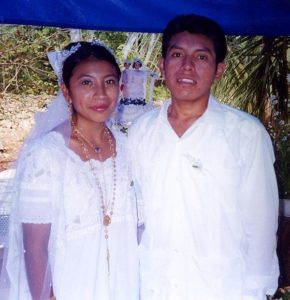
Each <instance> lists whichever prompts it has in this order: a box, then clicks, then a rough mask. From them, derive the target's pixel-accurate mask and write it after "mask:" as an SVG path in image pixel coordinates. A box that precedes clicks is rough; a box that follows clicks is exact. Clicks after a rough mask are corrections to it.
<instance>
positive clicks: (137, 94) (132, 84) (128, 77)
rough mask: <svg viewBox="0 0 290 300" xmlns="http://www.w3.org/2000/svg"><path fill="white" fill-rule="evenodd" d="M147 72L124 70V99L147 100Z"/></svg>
mask: <svg viewBox="0 0 290 300" xmlns="http://www.w3.org/2000/svg"><path fill="white" fill-rule="evenodd" d="M148 75H149V74H148V71H147V70H123V71H122V82H123V83H124V87H123V91H122V93H123V98H125V99H146V83H147V77H148Z"/></svg>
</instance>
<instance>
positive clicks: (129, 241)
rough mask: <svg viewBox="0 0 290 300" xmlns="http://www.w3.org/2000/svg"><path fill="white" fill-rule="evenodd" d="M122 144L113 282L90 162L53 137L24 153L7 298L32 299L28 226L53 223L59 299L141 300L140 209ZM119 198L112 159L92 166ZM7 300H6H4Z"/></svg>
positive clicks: (112, 238)
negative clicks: (26, 237)
mask: <svg viewBox="0 0 290 300" xmlns="http://www.w3.org/2000/svg"><path fill="white" fill-rule="evenodd" d="M114 136H115V138H116V142H117V143H116V144H117V146H116V147H117V157H116V167H117V188H116V197H115V205H114V208H113V217H112V223H111V224H110V225H109V240H108V242H109V245H108V246H109V251H110V276H108V266H107V259H106V251H107V247H106V240H105V238H104V227H103V225H102V213H101V209H100V206H101V204H100V197H99V191H98V188H97V186H96V182H95V178H94V177H93V175H92V172H91V170H90V164H89V162H84V161H82V160H81V159H80V157H79V156H78V155H76V154H75V153H74V152H73V151H72V150H70V149H69V148H68V147H67V146H66V145H65V142H64V139H63V137H62V135H60V134H59V133H57V132H54V131H52V132H50V133H48V134H46V135H45V136H44V137H42V138H40V139H38V140H36V141H35V142H32V143H31V144H30V145H29V146H28V147H26V148H25V149H24V150H23V154H22V156H21V160H20V163H19V166H18V171H17V178H18V179H17V180H18V182H19V189H18V191H17V201H15V203H14V206H13V207H12V215H11V223H10V234H9V251H8V258H7V266H6V268H7V271H8V274H9V279H10V291H9V297H8V298H6V299H13V300H15V299H17V300H18V299H21V300H31V295H30V292H29V288H28V284H27V278H26V271H25V266H24V259H23V252H24V251H23V243H22V239H23V237H22V229H21V228H22V223H36V224H41V223H48V224H51V231H50V239H49V250H48V251H49V264H50V269H51V270H50V272H51V277H52V285H53V290H54V295H55V297H56V299H57V300H80V299H83V300H137V299H138V260H137V238H136V236H137V234H136V229H137V220H136V218H137V217H136V205H135V197H134V191H133V183H132V181H131V174H130V168H129V164H128V161H127V148H126V147H127V146H126V142H127V141H126V137H125V136H124V135H123V134H122V133H114ZM92 163H93V165H94V166H95V168H96V169H97V174H98V175H99V174H102V173H103V174H104V176H102V175H100V176H99V180H100V181H101V183H102V184H103V182H104V181H105V182H106V185H107V189H106V192H107V197H106V196H105V197H104V198H105V199H112V195H111V193H112V182H113V180H112V160H111V158H110V159H108V160H106V161H104V162H102V163H101V162H99V161H95V160H92ZM0 299H1V297H0Z"/></svg>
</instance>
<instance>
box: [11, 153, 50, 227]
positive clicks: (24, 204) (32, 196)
mask: <svg viewBox="0 0 290 300" xmlns="http://www.w3.org/2000/svg"><path fill="white" fill-rule="evenodd" d="M52 156H53V155H51V153H49V151H48V150H46V149H43V148H41V147H39V148H36V149H33V150H29V151H26V153H25V155H23V156H22V158H21V160H20V163H19V172H18V174H19V175H18V179H17V180H18V192H17V197H18V198H17V200H18V213H19V221H20V222H22V223H36V224H40V223H50V222H51V219H52V189H53V183H52V165H51V159H52Z"/></svg>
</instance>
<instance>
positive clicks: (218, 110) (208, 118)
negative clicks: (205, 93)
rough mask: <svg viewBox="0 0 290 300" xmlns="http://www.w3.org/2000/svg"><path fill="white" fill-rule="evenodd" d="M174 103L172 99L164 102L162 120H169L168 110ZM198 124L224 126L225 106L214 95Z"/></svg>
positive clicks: (160, 115) (160, 118)
mask: <svg viewBox="0 0 290 300" xmlns="http://www.w3.org/2000/svg"><path fill="white" fill-rule="evenodd" d="M171 103H172V100H171V99H167V100H165V101H164V102H163V105H162V107H161V110H160V114H159V120H160V121H162V122H166V123H169V122H168V118H167V110H168V107H169V106H170V104H171ZM195 123H196V124H203V123H207V124H213V125H214V126H219V125H220V126H222V124H223V107H222V104H221V103H220V102H218V101H217V100H216V98H215V97H214V96H212V95H210V97H209V101H208V106H207V109H206V110H205V112H204V113H203V115H202V116H201V117H200V118H199V119H198V120H197V121H196V122H195Z"/></svg>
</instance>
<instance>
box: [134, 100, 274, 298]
mask: <svg viewBox="0 0 290 300" xmlns="http://www.w3.org/2000/svg"><path fill="white" fill-rule="evenodd" d="M169 104H170V101H167V102H166V103H165V104H164V105H163V106H162V107H160V108H158V109H156V110H154V111H151V112H148V113H146V114H145V115H143V116H142V117H141V118H140V119H138V121H137V122H136V123H135V124H134V125H133V126H132V127H130V130H129V141H130V151H131V157H132V165H133V177H134V182H135V188H136V192H137V196H138V200H137V202H138V203H139V218H140V219H141V220H140V221H142V222H144V224H145V230H144V233H143V236H142V239H141V244H140V250H139V251H140V260H141V270H140V274H141V299H142V300H176V299H182V300H193V299H199V300H225V299H229V300H264V299H265V294H272V293H274V292H275V290H276V288H277V279H278V275H279V267H278V261H277V255H276V230H277V218H278V193H277V185H276V178H275V173H274V169H273V162H274V156H273V151H272V145H271V141H270V138H269V136H268V134H267V133H266V131H265V129H264V127H263V126H262V125H261V124H260V123H259V122H258V121H257V120H256V119H255V118H254V117H251V116H250V115H248V114H246V113H244V112H242V111H238V110H236V109H233V108H230V107H228V106H226V105H223V104H220V103H218V102H216V101H215V100H214V98H213V97H211V98H210V101H209V106H208V108H207V110H206V111H205V113H204V114H203V116H202V117H200V118H199V119H198V120H197V121H196V122H195V123H194V124H193V125H192V126H191V127H190V128H189V129H188V130H187V131H186V132H185V133H184V135H183V136H182V137H180V138H179V137H178V136H177V135H176V133H175V132H174V130H173V129H172V127H171V126H170V124H169V122H168V119H167V109H168V106H169Z"/></svg>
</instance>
